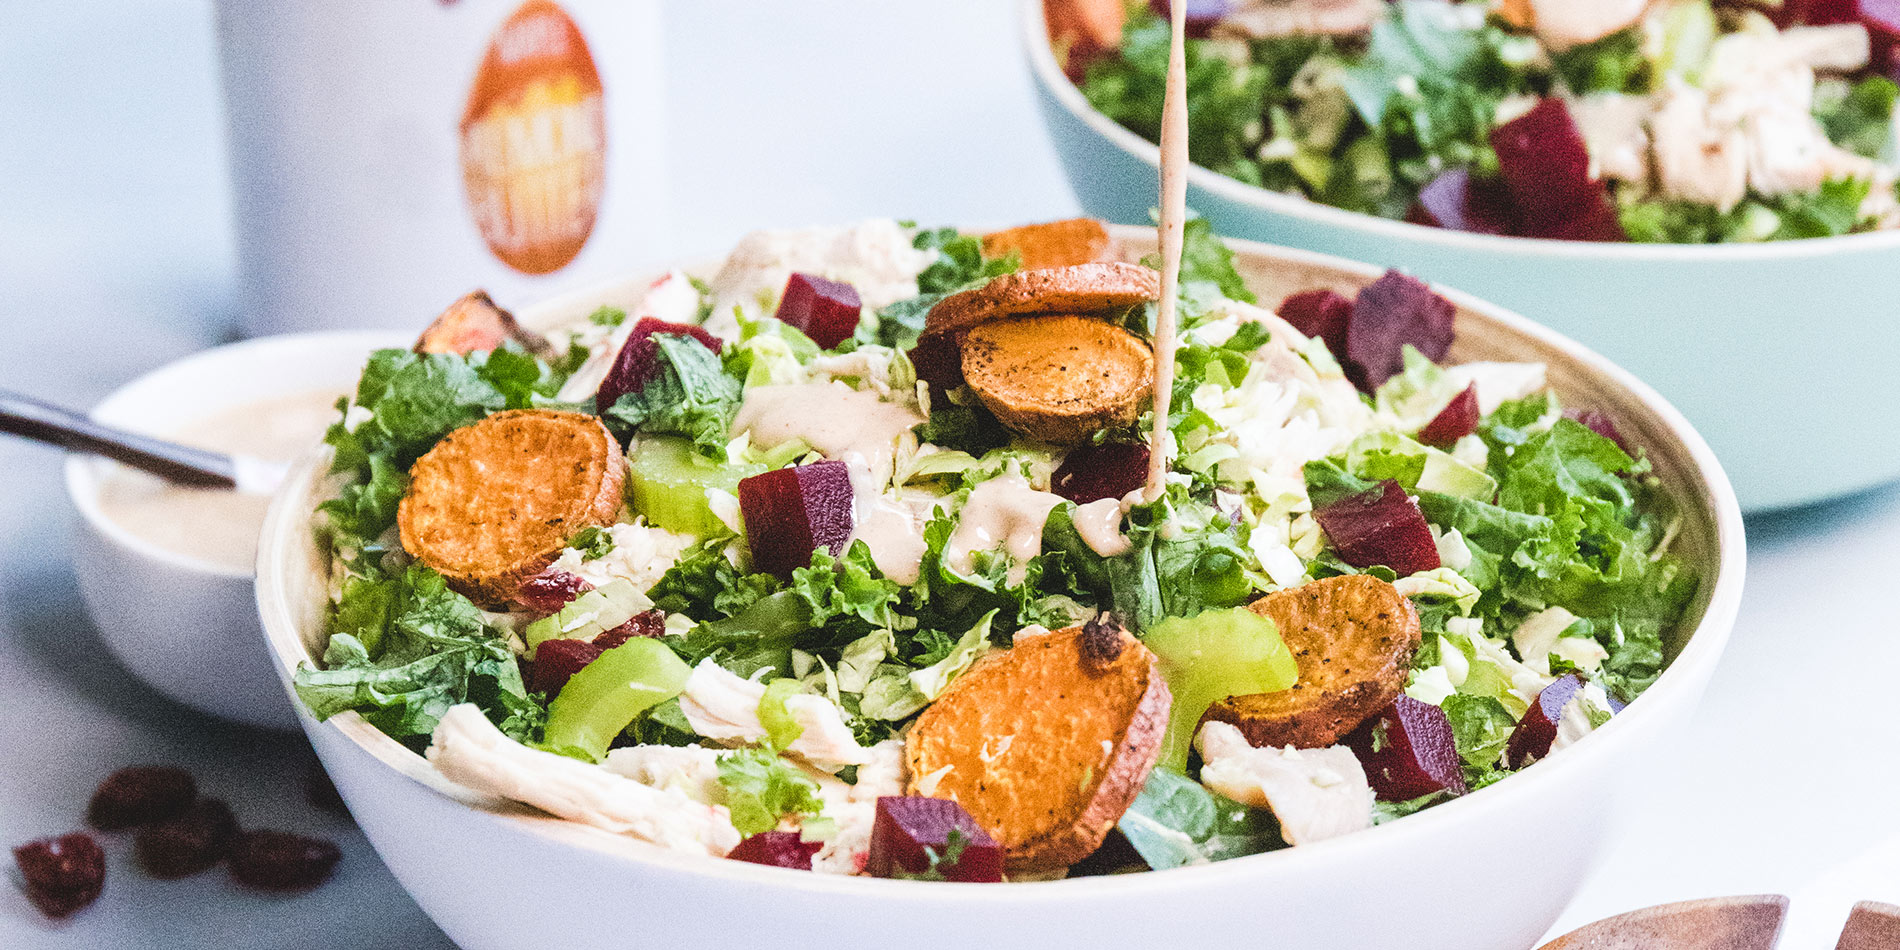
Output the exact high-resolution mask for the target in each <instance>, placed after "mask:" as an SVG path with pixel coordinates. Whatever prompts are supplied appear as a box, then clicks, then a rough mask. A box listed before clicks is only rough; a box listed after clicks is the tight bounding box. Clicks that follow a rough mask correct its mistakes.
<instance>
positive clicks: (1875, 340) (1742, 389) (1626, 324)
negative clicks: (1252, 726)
mask: <svg viewBox="0 0 1900 950" xmlns="http://www.w3.org/2000/svg"><path fill="white" fill-rule="evenodd" d="M1022 14H1023V15H1022V17H1021V26H1022V34H1023V35H1022V38H1023V42H1024V46H1025V49H1026V50H1027V51H1028V55H1029V63H1030V71H1031V72H1032V73H1033V74H1034V76H1035V80H1036V89H1037V94H1038V99H1039V100H1040V104H1041V106H1042V112H1043V118H1044V120H1045V121H1046V122H1047V123H1048V126H1049V132H1050V136H1051V137H1052V138H1053V140H1054V141H1055V145H1056V150H1057V152H1058V153H1060V155H1061V157H1062V163H1063V166H1064V167H1065V168H1066V170H1067V172H1068V175H1069V181H1070V184H1071V185H1072V186H1073V187H1074V188H1075V193H1076V197H1077V198H1079V199H1080V200H1081V202H1082V207H1083V208H1084V209H1086V210H1087V211H1088V213H1089V214H1091V215H1094V216H1096V217H1100V218H1106V219H1108V220H1110V221H1117V222H1121V223H1125V224H1139V223H1147V222H1148V221H1149V220H1150V218H1149V209H1150V208H1151V207H1153V206H1154V205H1155V194H1156V180H1157V175H1158V172H1157V169H1158V166H1159V161H1160V158H1159V151H1158V150H1157V149H1156V148H1155V146H1154V145H1153V144H1152V143H1149V142H1148V141H1146V140H1144V139H1142V138H1141V137H1140V136H1138V135H1135V134H1134V133H1133V132H1130V131H1128V130H1127V129H1124V128H1122V127H1121V126H1119V125H1116V124H1115V123H1114V122H1112V121H1110V120H1109V119H1108V118H1106V117H1105V116H1103V115H1102V114H1101V113H1099V112H1096V111H1095V110H1094V109H1093V108H1091V107H1090V106H1089V104H1088V100H1087V99H1085V98H1084V97H1083V96H1082V93H1081V92H1080V91H1079V90H1077V89H1076V88H1075V86H1074V85H1073V84H1071V83H1070V82H1069V81H1068V79H1067V78H1066V77H1064V76H1063V74H1062V71H1061V69H1059V68H1058V67H1057V66H1056V61H1055V57H1054V55H1053V54H1051V53H1050V51H1049V44H1048V41H1047V39H1046V36H1047V33H1046V28H1045V26H1044V24H1043V14H1042V3H1041V0H1023V2H1022ZM1187 200H1188V206H1189V207H1190V208H1193V209H1194V210H1196V211H1198V212H1200V213H1201V214H1202V215H1204V216H1206V217H1207V219H1208V220H1209V221H1210V222H1211V223H1212V224H1213V225H1214V229H1215V230H1216V231H1218V232H1219V233H1221V234H1223V235H1226V236H1229V237H1239V238H1249V239H1252V240H1256V241H1265V242H1268V243H1273V244H1285V245H1290V246H1293V247H1300V248H1306V249H1309V250H1314V251H1320V252H1323V253H1326V254H1334V255H1338V256H1340V257H1346V258H1352V259H1354V260H1361V261H1367V262H1369V263H1373V264H1378V265H1382V266H1387V267H1400V268H1403V269H1405V270H1406V271H1408V272H1410V273H1413V274H1416V275H1418V276H1419V277H1422V278H1425V279H1427V280H1431V281H1435V282H1438V283H1442V284H1445V285H1447V286H1451V287H1456V288H1459V289H1460V290H1464V291H1468V292H1470V293H1472V294H1475V295H1477V296H1478V297H1481V298H1483V299H1485V300H1488V301H1490V302H1492V303H1495V304H1498V305H1500V306H1502V307H1504V308H1506V309H1508V310H1514V311H1517V312H1518V313H1522V314H1524V315H1526V316H1528V317H1530V318H1532V319H1534V320H1537V321H1540V322H1542V323H1544V324H1546V325H1548V326H1550V327H1552V328H1554V329H1556V330H1557V331H1558V332H1561V333H1563V334H1565V335H1568V336H1571V337H1574V338H1576V339H1578V340H1580V341H1582V342H1583V343H1584V344H1586V345H1588V346H1590V347H1591V348H1593V349H1595V350H1596V351H1598V352H1600V353H1602V354H1603V355H1605V356H1607V357H1609V358H1610V359H1611V360H1613V361H1615V362H1616V363H1618V364H1620V365H1622V366H1623V367H1624V368H1626V369H1628V370H1629V371H1630V372H1632V373H1634V374H1636V376H1638V377H1639V378H1641V379H1642V380H1644V381H1645V382H1647V383H1649V384H1650V385H1652V386H1654V387H1656V389H1657V390H1659V391H1661V392H1662V394H1663V395H1664V396H1665V397H1667V398H1668V399H1669V401H1670V402H1672V403H1674V404H1675V405H1676V406H1677V407H1678V408H1680V409H1681V410H1682V412H1683V414H1684V415H1686V416H1688V417H1689V420H1690V421H1691V422H1692V423H1694V424H1695V427H1696V428H1697V429H1698V430H1700V431H1701V432H1702V434H1703V435H1704V436H1705V437H1706V438H1707V439H1708V441H1709V444H1710V445H1711V446H1713V447H1714V449H1715V452H1716V454H1717V456H1718V457H1720V458H1721V459H1722V464H1723V467H1724V468H1726V469H1727V470H1728V473H1729V477H1730V478H1731V479H1732V480H1733V481H1734V484H1735V492H1736V494H1737V495H1739V496H1740V498H1741V502H1742V508H1743V509H1744V510H1745V511H1750V512H1755V511H1765V510H1769V509H1776V508H1788V507H1793V506H1796V505H1806V504H1812V503H1815V502H1821V501H1827V500H1829V499H1833V498H1838V497H1840V496H1843V495H1847V494H1851V493H1853V492H1856V491H1860V490H1863V489H1867V488H1872V487H1874V486H1877V485H1880V484H1883V483H1885V482H1890V481H1894V480H1896V479H1900V294H1897V293H1896V291H1900V232H1888V233H1883V234H1863V235H1855V236H1851V237H1842V238H1823V239H1817V240H1807V241H1783V242H1778V243H1772V244H1749V245H1728V246H1711V245H1656V244H1585V243H1578V242H1570V241H1544V240H1533V239H1528V238H1508V237H1496V236H1490V235H1482V234H1465V233H1460V232H1455V231H1445V230H1441V229H1438V228H1427V227H1421V226H1419V225H1414V224H1406V223H1405V222H1402V221H1388V220H1385V219H1383V218H1375V217H1372V216H1370V215H1363V214H1356V213H1353V212H1350V211H1342V210H1340V209H1337V208H1331V207H1327V206H1325V205H1321V204H1317V203H1315V202H1311V201H1307V200H1305V199H1304V198H1300V197H1296V196H1292V195H1285V194H1281V193H1278V192H1273V191H1268V190H1266V189H1264V188H1256V187H1254V186H1252V185H1247V184H1243V183H1241V182H1239V181H1235V180H1234V179H1231V178H1227V177H1225V176H1223V175H1217V174H1215V173H1214V172H1211V171H1209V170H1207V169H1205V168H1199V167H1196V168H1193V169H1191V170H1190V172H1189V174H1188V196H1187Z"/></svg>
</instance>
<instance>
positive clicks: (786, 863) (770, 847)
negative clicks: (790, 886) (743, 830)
mask: <svg viewBox="0 0 1900 950" xmlns="http://www.w3.org/2000/svg"><path fill="white" fill-rule="evenodd" d="M822 847H824V845H823V844H821V843H820V842H817V841H806V840H804V839H803V838H801V837H800V836H799V834H798V832H796V831H766V832H761V833H759V834H756V835H753V836H752V837H750V838H747V839H745V840H744V841H741V842H739V846H738V847H736V848H733V849H732V851H731V852H730V853H729V854H727V855H726V857H728V858H731V859H732V860H734V861H749V862H751V863H753V864H764V865H767V866H770V867H775V868H791V869H792V870H794V871H809V870H811V859H812V855H815V854H817V853H818V849H820V848H822Z"/></svg>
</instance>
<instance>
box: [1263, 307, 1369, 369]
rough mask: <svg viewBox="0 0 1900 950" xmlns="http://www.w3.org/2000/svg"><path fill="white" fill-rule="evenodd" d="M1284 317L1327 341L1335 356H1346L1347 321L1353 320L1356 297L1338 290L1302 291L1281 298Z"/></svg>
mask: <svg viewBox="0 0 1900 950" xmlns="http://www.w3.org/2000/svg"><path fill="white" fill-rule="evenodd" d="M1280 319H1282V320H1285V321H1286V322H1288V323H1290V324H1293V329H1295V330H1298V331H1300V332H1301V333H1304V334H1306V335H1307V336H1309V337H1313V338H1314V339H1318V340H1321V341H1323V342H1325V344H1326V348H1327V349H1328V350H1331V351H1332V353H1333V358H1334V359H1336V360H1340V361H1342V362H1343V361H1344V360H1345V359H1346V325H1347V324H1348V323H1350V322H1351V321H1352V301H1351V300H1348V299H1346V297H1345V296H1344V295H1342V294H1340V293H1339V292H1338V291H1335V290H1303V291H1300V292H1299V293H1297V294H1294V295H1293V296H1291V297H1288V298H1286V299H1285V300H1282V301H1280Z"/></svg>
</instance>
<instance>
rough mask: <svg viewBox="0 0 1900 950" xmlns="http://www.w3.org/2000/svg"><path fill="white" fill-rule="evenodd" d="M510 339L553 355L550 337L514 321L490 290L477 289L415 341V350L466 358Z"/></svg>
mask: <svg viewBox="0 0 1900 950" xmlns="http://www.w3.org/2000/svg"><path fill="white" fill-rule="evenodd" d="M509 340H513V341H515V342H516V343H519V344H521V346H522V348H523V349H525V350H527V351H528V352H530V353H533V354H534V355H536V356H540V357H548V356H552V355H554V346H553V345H552V344H550V343H549V342H548V340H547V337H544V336H542V335H541V334H539V333H536V332H534V331H532V330H529V329H527V328H526V327H523V326H522V325H521V324H519V323H517V322H515V316H514V314H512V313H509V312H508V311H506V310H503V309H501V308H500V307H498V306H496V305H495V301H494V300H492V299H490V298H489V296H488V292H487V291H485V290H477V291H475V292H474V293H472V294H469V295H468V296H466V297H463V298H462V299H460V300H457V301H456V302H454V303H452V304H449V308H448V309H447V310H444V311H442V315H441V316H438V317H436V318H435V322H434V323H431V324H429V328H428V329H426V330H423V331H422V336H420V337H417V338H416V345H415V351H416V352H417V353H457V354H462V355H467V354H469V353H478V352H481V351H484V350H492V349H494V348H496V347H498V346H500V345H502V344H503V343H506V342H508V341H509Z"/></svg>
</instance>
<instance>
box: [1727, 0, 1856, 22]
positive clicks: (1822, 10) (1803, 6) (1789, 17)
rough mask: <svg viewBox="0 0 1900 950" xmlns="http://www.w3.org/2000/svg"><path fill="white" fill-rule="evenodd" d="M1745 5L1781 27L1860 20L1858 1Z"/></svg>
mask: <svg viewBox="0 0 1900 950" xmlns="http://www.w3.org/2000/svg"><path fill="white" fill-rule="evenodd" d="M1743 5H1745V6H1747V7H1748V8H1749V9H1751V10H1760V11H1761V12H1762V13H1765V14H1767V15H1768V17H1769V18H1770V19H1772V20H1774V21H1775V25H1776V26H1781V27H1789V26H1803V25H1805V26H1825V25H1827V24H1830V23H1854V22H1857V21H1858V20H1859V18H1860V10H1859V9H1858V8H1859V6H1860V4H1859V3H1858V2H1857V0H1782V2H1781V3H1778V4H1756V3H1748V4H1743Z"/></svg>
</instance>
